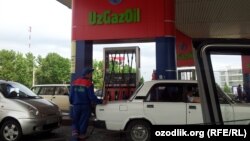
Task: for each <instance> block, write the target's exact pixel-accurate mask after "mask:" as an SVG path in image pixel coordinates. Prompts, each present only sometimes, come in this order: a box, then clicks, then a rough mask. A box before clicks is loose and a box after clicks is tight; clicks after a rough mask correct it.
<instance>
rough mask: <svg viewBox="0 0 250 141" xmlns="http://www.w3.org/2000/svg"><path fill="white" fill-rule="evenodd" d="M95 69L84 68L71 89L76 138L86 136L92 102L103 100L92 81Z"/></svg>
mask: <svg viewBox="0 0 250 141" xmlns="http://www.w3.org/2000/svg"><path fill="white" fill-rule="evenodd" d="M93 71H94V69H92V68H89V67H86V68H84V69H83V75H82V77H80V78H78V79H76V80H75V81H74V82H73V83H72V85H71V89H70V97H69V100H70V104H71V105H73V108H72V109H71V110H72V111H71V114H72V135H73V137H74V138H75V139H76V140H81V139H84V138H86V132H87V128H88V122H89V118H90V115H91V104H92V103H95V104H100V103H102V101H101V100H99V99H98V98H97V96H96V95H95V94H94V84H93V83H92V81H91V77H92V72H93Z"/></svg>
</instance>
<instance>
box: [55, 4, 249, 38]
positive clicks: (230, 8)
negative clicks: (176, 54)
mask: <svg viewBox="0 0 250 141" xmlns="http://www.w3.org/2000/svg"><path fill="white" fill-rule="evenodd" d="M57 1H59V2H60V3H62V4H64V5H65V6H67V7H68V8H71V0H57ZM175 1H176V12H175V14H176V16H175V18H176V19H175V22H176V24H175V25H176V28H177V29H178V30H179V31H181V32H183V33H184V34H186V35H187V36H189V37H192V38H248V39H250V0H175Z"/></svg>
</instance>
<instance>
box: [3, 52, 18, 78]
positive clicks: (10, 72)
mask: <svg viewBox="0 0 250 141" xmlns="http://www.w3.org/2000/svg"><path fill="white" fill-rule="evenodd" d="M15 60H16V53H15V52H14V51H13V50H11V51H8V50H1V51H0V68H1V71H0V78H1V79H4V80H12V81H14V80H16V78H15V76H16V75H15V71H16V67H15Z"/></svg>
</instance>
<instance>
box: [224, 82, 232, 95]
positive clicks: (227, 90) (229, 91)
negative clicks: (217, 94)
mask: <svg viewBox="0 0 250 141" xmlns="http://www.w3.org/2000/svg"><path fill="white" fill-rule="evenodd" d="M224 92H225V93H231V90H230V88H229V87H228V85H227V83H225V85H224Z"/></svg>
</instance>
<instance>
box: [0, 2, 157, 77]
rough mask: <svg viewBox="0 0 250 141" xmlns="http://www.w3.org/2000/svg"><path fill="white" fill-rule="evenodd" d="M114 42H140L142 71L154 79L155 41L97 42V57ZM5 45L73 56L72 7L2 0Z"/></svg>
mask: <svg viewBox="0 0 250 141" xmlns="http://www.w3.org/2000/svg"><path fill="white" fill-rule="evenodd" d="M29 27H31V31H29ZM29 36H30V37H31V38H29ZM29 44H30V47H29ZM112 46H114V47H117V46H139V47H140V49H141V75H143V76H144V79H145V80H150V79H151V74H152V71H153V69H155V44H154V43H137V44H118V45H117V44H115V45H112V44H106V45H94V52H93V55H94V57H93V59H97V60H102V59H103V57H102V55H103V52H102V51H103V47H112ZM2 49H7V50H14V51H17V52H21V53H24V54H25V53H28V52H32V53H33V54H34V55H35V56H37V55H41V56H43V57H45V56H46V55H47V54H48V53H51V52H56V53H58V54H59V55H61V56H62V57H65V58H70V56H71V9H69V8H67V7H66V6H64V5H62V4H61V3H59V2H57V1H56V0H0V50H2Z"/></svg>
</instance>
